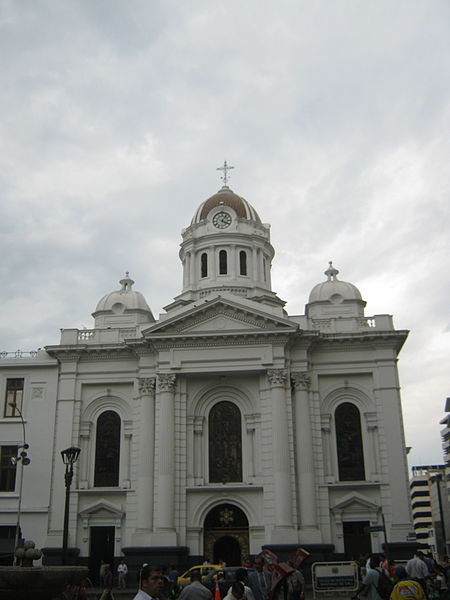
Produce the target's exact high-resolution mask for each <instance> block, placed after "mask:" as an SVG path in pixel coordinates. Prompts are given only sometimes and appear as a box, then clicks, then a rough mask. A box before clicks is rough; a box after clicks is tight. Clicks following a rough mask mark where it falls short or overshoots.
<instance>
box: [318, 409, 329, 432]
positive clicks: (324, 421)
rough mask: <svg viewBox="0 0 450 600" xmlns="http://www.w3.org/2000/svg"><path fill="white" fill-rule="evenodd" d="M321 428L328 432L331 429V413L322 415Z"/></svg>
mask: <svg viewBox="0 0 450 600" xmlns="http://www.w3.org/2000/svg"><path fill="white" fill-rule="evenodd" d="M320 428H321V429H322V431H325V432H327V433H329V432H330V431H331V415H330V414H329V413H327V414H322V415H320Z"/></svg>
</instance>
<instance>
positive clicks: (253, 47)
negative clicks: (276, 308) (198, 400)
mask: <svg viewBox="0 0 450 600" xmlns="http://www.w3.org/2000/svg"><path fill="white" fill-rule="evenodd" d="M449 18H450V3H449V2H448V1H447V0H442V1H440V0H395V2H394V1H392V0H389V1H384V0H376V1H375V0H367V1H365V2H361V1H360V0H355V1H353V0H327V1H325V0H315V1H312V0H310V1H308V2H306V1H303V0H292V1H290V0H278V2H276V3H275V2H273V1H272V2H267V1H266V0H246V1H245V2H238V1H236V0H227V1H226V2H225V1H214V0H211V1H208V2H206V1H199V0H190V1H189V2H181V1H180V0H177V1H172V0H164V1H163V0H154V1H152V0H127V1H126V2H125V1H119V0H95V1H94V2H93V1H91V0H78V1H70V0H64V1H60V0H48V1H46V0H21V1H20V2H18V1H14V0H10V1H8V0H0V110H1V117H0V164H1V169H0V252H1V261H0V275H1V292H0V299H1V311H0V350H8V351H14V350H17V349H18V348H20V349H22V350H31V349H35V348H37V347H41V346H44V345H46V344H54V343H58V341H59V328H60V327H64V328H66V327H67V328H70V327H80V328H81V327H83V326H86V327H88V328H89V327H91V326H92V324H93V321H92V318H91V316H90V314H91V312H92V311H93V310H94V309H95V305H96V303H97V301H98V300H99V299H100V297H101V296H103V295H104V294H105V293H107V292H109V291H111V290H113V289H117V288H118V287H119V285H118V281H119V279H120V278H121V277H122V275H123V273H124V272H125V270H129V271H130V275H131V276H132V278H133V279H134V280H135V281H136V286H135V288H136V289H138V290H139V291H141V292H142V293H144V295H145V296H146V298H147V301H148V303H149V305H150V306H151V308H152V310H153V312H154V314H155V315H156V314H158V313H160V312H161V311H162V307H163V306H165V305H166V304H168V303H170V301H171V300H172V298H173V297H174V296H175V295H177V294H178V293H179V292H180V290H181V274H182V273H181V265H180V262H179V259H178V245H179V243H180V241H181V236H180V232H181V229H182V228H183V227H186V226H187V225H188V224H189V222H190V219H191V217H192V215H193V213H194V211H195V209H196V208H197V206H198V205H199V204H200V202H202V201H203V200H204V199H206V198H207V197H209V196H210V195H212V194H213V193H214V192H215V191H216V190H217V189H219V187H220V186H221V182H220V179H219V174H218V172H217V171H216V170H215V169H216V167H217V166H220V165H221V164H222V163H223V160H224V159H225V158H226V159H227V160H228V161H229V163H230V164H232V165H234V166H235V169H234V171H232V179H231V181H230V186H231V187H232V189H233V190H234V191H236V192H237V193H239V194H240V195H242V196H244V197H245V198H247V200H249V201H250V202H251V203H252V204H253V205H254V206H255V208H256V209H257V211H258V212H259V214H260V216H261V218H262V220H263V221H264V222H269V223H271V226H272V243H273V245H274V247H275V250H276V256H275V260H274V263H273V269H272V276H273V289H274V290H276V291H277V292H278V294H279V296H280V297H282V298H283V299H285V300H287V301H288V304H287V310H288V311H289V313H290V314H302V313H303V312H304V305H305V303H306V302H307V299H308V295H309V292H310V290H311V288H312V287H313V286H314V285H315V284H316V283H318V282H320V281H323V280H324V279H325V277H324V275H323V272H324V270H325V269H326V268H327V265H328V261H329V260H333V261H334V265H335V266H336V267H337V268H338V269H339V270H340V278H341V279H343V280H345V281H351V282H352V283H354V284H355V285H357V286H358V288H359V289H360V290H361V293H362V295H363V298H364V299H365V300H366V301H367V307H366V314H367V315H373V314H383V313H389V314H393V315H394V322H395V325H396V327H397V328H398V329H409V330H411V333H410V337H409V339H408V341H407V343H406V345H405V347H404V348H403V350H402V352H401V354H400V363H399V364H400V379H401V384H402V395H403V412H404V418H405V431H406V441H407V444H408V445H410V446H413V450H412V452H411V454H410V464H416V465H417V464H427V463H440V462H442V460H443V457H442V451H441V445H440V429H441V426H440V425H439V420H440V419H441V418H442V416H443V415H444V402H445V398H446V397H447V396H450V386H449V370H450V369H449V359H450V316H449V297H450V283H449V274H448V273H449V258H450V242H449V239H450V235H449V225H450V216H449V207H450V199H449V188H450V185H449V179H450V177H449V159H450V149H449V122H450V118H449V116H450V101H449V100H450V86H449V74H450V36H449Z"/></svg>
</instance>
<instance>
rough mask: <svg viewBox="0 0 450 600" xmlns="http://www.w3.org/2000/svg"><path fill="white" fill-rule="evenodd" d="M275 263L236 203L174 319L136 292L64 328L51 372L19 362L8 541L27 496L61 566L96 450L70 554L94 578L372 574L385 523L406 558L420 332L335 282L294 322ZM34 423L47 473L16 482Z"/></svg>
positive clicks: (192, 254)
mask: <svg viewBox="0 0 450 600" xmlns="http://www.w3.org/2000/svg"><path fill="white" fill-rule="evenodd" d="M273 256H274V249H273V247H272V245H271V243H270V232H269V226H268V225H266V224H264V223H263V222H262V221H261V219H260V217H259V215H258V214H257V212H256V211H255V209H254V208H253V207H252V206H251V205H250V203H249V202H247V201H246V200H245V199H244V198H242V197H240V196H238V195H237V194H235V193H234V192H233V191H232V190H231V189H230V188H229V187H228V186H226V185H225V186H223V187H222V188H221V189H220V190H219V191H218V192H217V193H216V194H214V195H213V196H212V197H211V198H209V199H208V200H206V201H205V202H203V203H202V204H201V205H200V207H199V208H198V210H197V211H196V212H195V214H194V217H193V219H192V222H191V223H190V225H189V226H188V227H187V228H186V229H185V230H183V233H182V243H181V249H180V259H181V262H182V267H183V281H182V290H181V293H180V294H179V295H178V296H177V297H176V298H175V299H174V300H173V302H172V303H171V304H169V305H168V306H166V307H165V311H166V312H165V313H164V314H163V315H161V316H160V317H159V318H158V319H155V317H154V316H153V314H152V311H151V310H150V308H149V306H148V304H147V302H146V300H145V298H144V297H143V295H142V294H141V293H139V292H137V291H135V290H134V289H133V285H134V282H133V281H132V279H131V278H130V277H129V275H128V273H127V274H126V275H125V276H124V278H123V279H122V280H121V282H120V289H118V290H116V291H113V292H111V293H109V294H106V295H105V296H104V297H103V298H102V299H101V300H100V301H99V302H98V304H97V307H96V310H95V312H94V313H93V317H94V320H95V323H94V327H93V328H92V329H89V330H77V329H63V330H62V331H61V340H60V344H58V345H54V346H47V347H46V348H45V350H40V351H39V352H38V353H37V354H35V355H33V356H29V357H27V356H24V355H20V356H10V355H8V354H6V353H3V355H2V359H1V360H0V378H1V379H0V385H1V386H2V390H3V396H2V397H3V398H4V407H3V418H2V419H1V420H0V433H1V439H2V442H1V444H2V465H3V466H2V479H1V482H2V490H0V519H1V521H0V531H3V534H2V535H3V537H5V536H9V537H11V535H12V532H13V531H14V528H15V525H16V513H17V502H18V498H19V489H18V488H19V484H20V485H22V484H23V493H22V500H21V503H22V506H21V511H22V514H21V523H20V524H21V529H22V532H23V535H24V536H25V537H26V538H27V539H28V538H32V539H34V540H35V541H36V543H37V545H38V546H40V547H44V548H45V549H46V550H45V553H46V557H47V558H48V560H52V557H55V558H54V559H55V561H56V555H57V554H58V552H60V548H61V544H62V533H63V532H62V527H63V512H64V465H63V463H62V461H61V460H60V457H59V453H60V451H61V450H62V449H64V448H66V447H68V446H78V447H79V448H80V449H81V452H80V456H79V459H78V461H77V463H76V465H75V476H74V480H73V486H72V491H71V500H70V518H69V548H70V551H71V552H76V553H78V561H79V562H89V564H90V565H91V567H92V568H96V566H97V565H98V563H99V562H100V559H107V560H112V558H113V557H119V556H125V557H126V560H127V562H128V563H129V564H136V565H137V564H139V563H142V562H144V561H145V562H149V561H150V560H158V561H159V562H164V563H166V564H169V563H174V564H178V565H184V564H188V563H191V564H193V563H195V562H196V561H198V560H200V559H201V561H202V562H203V560H204V558H208V559H209V560H210V561H215V562H217V561H218V560H219V559H222V560H225V561H227V563H228V564H241V562H242V561H243V560H244V559H245V558H246V557H248V556H251V555H255V554H257V553H258V552H260V550H261V547H262V546H268V547H270V548H271V549H273V550H274V551H275V552H278V553H280V552H281V553H283V552H284V551H286V552H288V551H289V550H291V549H292V548H296V547H298V546H299V545H301V546H303V547H305V548H307V549H310V550H311V551H312V552H313V553H315V555H317V556H318V557H321V558H331V557H336V558H344V557H346V558H347V559H349V558H351V557H354V558H357V557H358V556H359V554H361V553H363V552H368V551H371V550H373V551H381V549H382V544H383V543H384V541H385V540H384V537H383V534H382V533H381V532H379V531H373V532H369V531H368V528H369V527H377V526H380V525H381V524H382V523H383V522H384V523H385V527H386V535H387V540H388V542H389V543H390V544H392V545H398V546H399V547H400V546H401V545H402V544H404V543H406V540H407V536H408V533H410V531H411V517H410V508H409V496H408V477H407V465H406V455H405V442H404V434H403V423H402V414H401V404H400V391H399V380H398V373H397V357H398V353H399V351H400V349H401V347H402V345H403V343H404V341H405V339H406V337H407V332H406V331H398V330H395V329H394V326H393V322H392V317H391V316H390V315H375V316H371V317H367V316H365V314H364V306H365V302H364V301H363V299H362V297H361V294H360V292H359V290H358V289H357V288H356V287H355V286H354V285H352V284H350V283H346V282H344V281H341V280H340V278H338V271H337V269H335V268H334V267H333V265H332V264H331V263H330V265H329V267H328V269H327V270H326V272H325V278H324V280H323V281H322V282H321V283H318V284H317V285H316V286H315V287H314V288H313V290H312V291H311V294H310V297H309V300H308V303H307V304H306V310H305V314H303V315H288V314H287V312H286V311H285V309H284V304H285V303H284V302H283V301H282V300H281V299H280V298H279V297H278V296H277V294H276V293H275V292H274V291H273V290H272V287H271V262H272V258H273ZM15 407H16V408H17V409H18V410H20V412H21V414H22V415H23V417H24V421H25V423H26V431H27V441H28V443H29V444H30V448H29V450H28V453H29V456H30V457H31V459H32V462H31V464H30V465H29V466H22V465H21V464H20V461H19V463H18V464H17V465H15V466H14V467H10V465H9V464H8V456H9V454H11V455H13V454H14V453H15V452H16V453H17V452H18V449H19V450H20V448H19V446H20V445H21V443H22V441H23V428H22V423H21V420H20V418H19V417H20V415H19V413H18V411H17V410H16V409H15ZM3 448H7V450H6V451H4V450H3ZM8 453H9V454H8ZM6 471H7V475H5V474H4V473H5V472H6ZM22 475H23V477H22ZM7 477H9V479H7ZM1 543H3V544H4V546H3V547H4V548H5V547H6V546H5V544H6V542H5V540H4V539H3V540H2V541H1Z"/></svg>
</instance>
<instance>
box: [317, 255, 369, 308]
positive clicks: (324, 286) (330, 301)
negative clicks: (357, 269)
mask: <svg viewBox="0 0 450 600" xmlns="http://www.w3.org/2000/svg"><path fill="white" fill-rule="evenodd" d="M338 274H339V271H338V270H337V269H336V268H335V267H333V263H332V262H330V263H329V267H328V269H327V270H326V271H325V275H326V276H327V280H326V281H324V282H322V283H318V284H317V285H315V286H314V287H313V289H312V290H311V293H310V295H309V302H308V304H307V305H306V314H307V316H308V317H311V318H313V319H314V318H326V317H363V316H364V307H365V306H366V302H364V300H363V299H362V297H361V293H360V291H359V290H358V288H357V287H356V286H354V285H353V284H352V283H348V282H346V281H341V280H339V279H338V277H337V276H338Z"/></svg>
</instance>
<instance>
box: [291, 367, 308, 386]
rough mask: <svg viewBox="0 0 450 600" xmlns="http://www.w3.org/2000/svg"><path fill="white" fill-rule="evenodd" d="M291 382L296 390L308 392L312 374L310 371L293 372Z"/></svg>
mask: <svg viewBox="0 0 450 600" xmlns="http://www.w3.org/2000/svg"><path fill="white" fill-rule="evenodd" d="M291 382H292V385H293V386H294V388H295V389H296V390H307V389H309V386H310V385H311V373H309V371H293V372H292V373H291Z"/></svg>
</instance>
